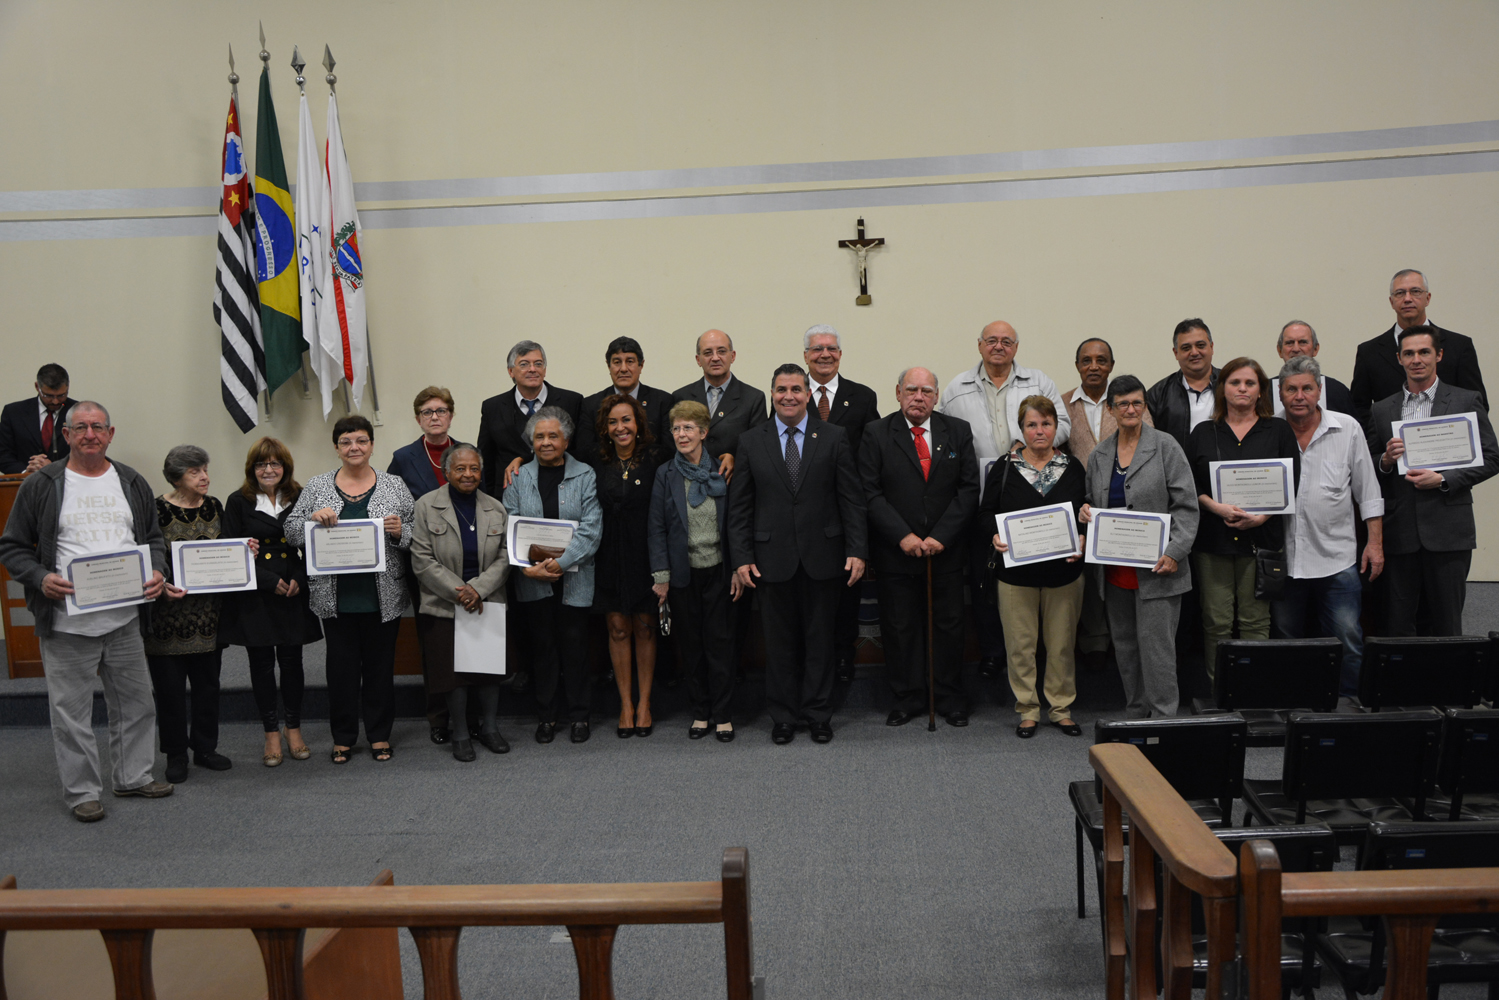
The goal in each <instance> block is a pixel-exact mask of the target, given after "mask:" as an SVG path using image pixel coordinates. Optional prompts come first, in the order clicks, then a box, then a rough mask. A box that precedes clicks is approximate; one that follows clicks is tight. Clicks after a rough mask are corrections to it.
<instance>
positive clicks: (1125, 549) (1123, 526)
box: [1083, 507, 1171, 569]
mask: <svg viewBox="0 0 1499 1000" xmlns="http://www.w3.org/2000/svg"><path fill="white" fill-rule="evenodd" d="M1170 538H1171V515H1170V514H1152V513H1149V512H1147V511H1142V510H1107V509H1105V510H1100V509H1098V508H1097V507H1095V508H1093V523H1092V525H1090V527H1089V531H1088V547H1087V551H1086V552H1085V553H1084V555H1083V559H1084V561H1086V562H1090V563H1097V564H1099V565H1102V566H1133V567H1135V568H1136V569H1151V568H1153V567H1154V566H1155V564H1156V563H1158V562H1160V561H1161V556H1163V555H1165V554H1166V542H1167V541H1168V540H1170Z"/></svg>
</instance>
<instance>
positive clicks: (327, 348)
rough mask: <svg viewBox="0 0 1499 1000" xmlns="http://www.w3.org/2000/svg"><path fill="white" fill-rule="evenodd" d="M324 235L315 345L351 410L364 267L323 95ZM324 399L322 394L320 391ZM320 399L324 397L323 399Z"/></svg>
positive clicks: (357, 377)
mask: <svg viewBox="0 0 1499 1000" xmlns="http://www.w3.org/2000/svg"><path fill="white" fill-rule="evenodd" d="M327 161H328V162H327V177H328V214H327V215H326V216H325V218H327V219H328V231H327V233H326V234H325V235H326V239H327V250H326V253H327V257H326V268H327V270H326V271H325V272H324V274H323V284H322V289H323V291H322V295H321V297H320V301H319V302H318V323H317V328H318V342H319V343H320V344H322V347H323V350H324V352H326V353H327V354H328V356H329V357H331V358H338V359H340V367H341V368H342V369H343V377H344V378H345V379H347V380H348V382H349V385H350V386H351V387H352V389H353V392H354V408H355V409H356V410H357V409H358V408H359V404H360V401H361V399H362V398H363V396H364V383H365V379H366V378H367V376H368V372H369V362H368V358H369V342H368V340H367V336H368V334H367V333H366V328H365V323H364V264H363V262H362V261H361V260H360V257H359V213H358V212H357V211H355V209H354V178H353V177H352V175H350V173H349V158H348V156H347V155H345V153H344V139H343V132H342V131H340V129H339V127H338V98H337V97H335V96H334V95H333V94H329V95H328V152H327ZM324 391H325V393H326V392H327V391H328V390H327V389H325V390H324ZM325 398H326V397H325Z"/></svg>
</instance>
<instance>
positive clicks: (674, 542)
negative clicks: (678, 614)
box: [646, 462, 732, 587]
mask: <svg viewBox="0 0 1499 1000" xmlns="http://www.w3.org/2000/svg"><path fill="white" fill-rule="evenodd" d="M683 482H684V480H683V478H682V474H681V473H680V472H678V471H677V467H676V463H675V462H667V463H665V464H664V465H661V466H659V467H658V468H657V469H656V483H655V486H654V488H653V489H652V490H651V513H650V519H649V520H648V521H647V522H646V545H647V547H648V548H649V549H650V555H651V572H653V573H659V572H660V571H662V570H671V585H672V586H673V587H689V586H691V585H692V564H691V563H689V562H688V561H687V488H686V487H685V486H683V485H682V484H683ZM703 502H704V503H716V504H717V506H718V543H719V548H720V549H721V550H722V551H723V563H724V566H725V567H726V568H725V570H724V572H728V571H729V569H731V568H732V567H730V565H729V562H730V560H729V498H728V495H727V494H725V495H724V496H721V497H717V498H714V497H709V498H708V499H707V500H705V501H703Z"/></svg>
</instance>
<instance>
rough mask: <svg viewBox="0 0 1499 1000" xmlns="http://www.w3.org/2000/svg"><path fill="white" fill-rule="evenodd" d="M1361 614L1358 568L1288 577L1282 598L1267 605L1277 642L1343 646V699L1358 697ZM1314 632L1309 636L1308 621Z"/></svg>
mask: <svg viewBox="0 0 1499 1000" xmlns="http://www.w3.org/2000/svg"><path fill="white" fill-rule="evenodd" d="M1362 612H1363V588H1362V585H1361V584H1360V582H1359V577H1358V566H1357V565H1354V566H1349V567H1348V568H1347V569H1345V570H1343V571H1342V572H1341V573H1334V574H1333V575H1332V576H1324V577H1318V578H1317V579H1314V580H1299V579H1296V578H1294V577H1293V578H1291V579H1289V580H1287V581H1286V593H1285V597H1283V598H1282V599H1280V600H1278V601H1275V602H1274V603H1272V604H1271V605H1270V620H1271V624H1272V625H1273V626H1274V631H1273V635H1274V637H1275V638H1277V639H1306V638H1332V639H1337V640H1338V641H1339V642H1341V643H1342V644H1343V674H1342V676H1341V677H1340V678H1339V679H1338V693H1339V694H1341V695H1343V696H1344V697H1350V698H1351V697H1353V696H1355V695H1357V694H1358V675H1359V668H1360V667H1362V666H1363V663H1364V630H1363V628H1362V627H1361V626H1360V625H1359V616H1360V615H1361V614H1362ZM1309 621H1310V622H1314V623H1315V626H1316V627H1315V629H1312V630H1311V631H1310V635H1308V631H1309V630H1308V627H1307V625H1308V622H1309Z"/></svg>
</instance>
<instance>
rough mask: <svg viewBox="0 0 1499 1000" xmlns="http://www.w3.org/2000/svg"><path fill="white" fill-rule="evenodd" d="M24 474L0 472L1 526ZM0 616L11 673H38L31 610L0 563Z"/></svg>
mask: <svg viewBox="0 0 1499 1000" xmlns="http://www.w3.org/2000/svg"><path fill="white" fill-rule="evenodd" d="M24 478H26V477H25V476H21V475H16V476H0V528H3V526H4V524H5V522H6V521H8V520H10V508H11V505H12V504H14V503H15V502H16V492H17V491H18V490H20V488H21V480H22V479H24ZM0 619H3V620H4V622H5V661H6V666H7V667H8V668H9V671H10V676H11V677H41V676H42V648H41V645H40V644H39V643H38V642H37V639H36V630H35V629H34V628H32V627H31V613H30V612H28V611H27V610H26V598H25V595H24V594H22V592H21V585H20V584H19V583H15V582H14V581H12V580H11V578H10V574H9V573H7V572H5V567H4V566H0Z"/></svg>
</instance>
